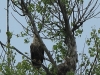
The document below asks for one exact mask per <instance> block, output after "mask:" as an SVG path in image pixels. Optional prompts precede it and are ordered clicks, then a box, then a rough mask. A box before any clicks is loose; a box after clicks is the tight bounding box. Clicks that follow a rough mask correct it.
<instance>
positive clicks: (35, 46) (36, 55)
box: [30, 35, 44, 69]
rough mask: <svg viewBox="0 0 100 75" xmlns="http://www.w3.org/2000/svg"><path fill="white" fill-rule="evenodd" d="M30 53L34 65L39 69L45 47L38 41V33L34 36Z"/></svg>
mask: <svg viewBox="0 0 100 75" xmlns="http://www.w3.org/2000/svg"><path fill="white" fill-rule="evenodd" d="M30 53H31V60H32V65H33V66H34V67H36V68H37V69H39V68H40V67H41V65H42V63H43V59H44V49H43V47H42V46H41V44H40V42H39V41H38V38H37V37H36V35H35V36H34V39H33V43H32V44H31V45H30Z"/></svg>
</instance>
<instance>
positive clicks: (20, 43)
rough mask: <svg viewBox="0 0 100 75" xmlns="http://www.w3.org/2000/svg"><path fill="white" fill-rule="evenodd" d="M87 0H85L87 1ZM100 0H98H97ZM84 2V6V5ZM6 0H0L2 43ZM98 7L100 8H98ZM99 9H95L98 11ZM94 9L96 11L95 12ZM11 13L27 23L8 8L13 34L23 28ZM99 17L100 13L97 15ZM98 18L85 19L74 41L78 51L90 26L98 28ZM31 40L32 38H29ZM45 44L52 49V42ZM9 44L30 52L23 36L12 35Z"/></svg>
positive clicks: (18, 56) (3, 39)
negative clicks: (81, 30)
mask: <svg viewBox="0 0 100 75" xmlns="http://www.w3.org/2000/svg"><path fill="white" fill-rule="evenodd" d="M87 1H88V0H86V3H87ZM99 2H100V1H99ZM86 3H85V5H84V6H86ZM6 4H7V3H6V0H2V1H0V30H1V33H0V41H2V42H3V43H6V41H7V37H6V25H7V16H6V10H5V9H6ZM99 9H100V8H99ZM99 9H98V10H97V11H99ZM97 11H96V12H97ZM11 13H13V15H14V16H15V17H16V18H17V19H18V20H19V21H20V22H21V23H22V24H23V25H27V24H26V21H25V19H24V17H20V16H18V14H17V13H15V12H13V11H12V9H11V8H10V13H9V14H10V16H9V17H10V19H9V20H10V31H11V32H13V33H14V34H17V33H20V32H21V31H22V30H23V28H22V27H21V25H20V24H19V23H18V22H16V20H15V19H14V18H13V16H12V15H11ZM99 17H100V15H99ZM99 24H100V19H99V18H98V19H97V18H93V19H91V20H88V21H86V22H85V23H84V24H83V25H84V26H83V33H82V36H81V37H77V38H76V42H77V50H78V53H80V52H82V50H83V47H84V42H85V38H86V37H87V38H89V37H90V32H91V27H94V26H95V28H96V29H98V28H100V25H99ZM30 40H32V38H31V39H30ZM44 42H45V44H46V46H47V48H48V49H50V50H51V49H52V45H53V44H54V43H52V42H50V41H47V40H44ZM11 45H13V46H15V47H16V48H17V49H19V50H21V52H28V53H29V52H30V43H29V44H25V43H24V39H23V38H16V37H15V36H13V38H12V39H11ZM87 48H88V47H87V46H85V53H87V52H88V49H87ZM0 51H2V48H0ZM21 57H22V56H21V55H17V56H16V60H17V62H19V61H21Z"/></svg>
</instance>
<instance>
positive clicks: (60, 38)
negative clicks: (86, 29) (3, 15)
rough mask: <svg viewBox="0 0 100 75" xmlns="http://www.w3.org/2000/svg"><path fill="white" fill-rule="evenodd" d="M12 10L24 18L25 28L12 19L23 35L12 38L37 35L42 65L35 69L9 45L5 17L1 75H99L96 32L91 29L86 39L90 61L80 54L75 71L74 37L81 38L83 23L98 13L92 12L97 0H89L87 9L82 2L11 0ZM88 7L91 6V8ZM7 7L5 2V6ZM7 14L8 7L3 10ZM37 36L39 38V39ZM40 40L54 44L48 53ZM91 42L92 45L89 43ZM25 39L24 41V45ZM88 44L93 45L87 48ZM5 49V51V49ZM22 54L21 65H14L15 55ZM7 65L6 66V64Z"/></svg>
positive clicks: (8, 33)
mask: <svg viewBox="0 0 100 75" xmlns="http://www.w3.org/2000/svg"><path fill="white" fill-rule="evenodd" d="M10 2H11V7H12V9H13V10H14V11H15V12H16V13H18V15H20V16H22V17H23V16H24V17H25V19H26V22H27V26H25V25H23V24H21V22H20V21H19V20H18V19H17V18H16V17H14V15H13V14H12V15H13V17H14V18H15V20H16V21H17V22H18V23H19V24H20V25H21V26H22V27H23V29H24V32H21V33H20V35H18V34H16V37H26V36H30V37H31V38H34V35H33V34H36V35H37V38H38V40H39V42H40V43H41V44H42V46H43V49H44V51H45V59H44V62H48V61H49V63H47V64H42V68H41V69H39V70H36V69H35V68H34V67H33V66H32V65H31V62H30V60H31V59H30V57H28V54H27V53H26V54H24V53H22V52H21V50H18V49H17V48H16V47H14V46H12V45H11V44H10V40H11V39H12V36H15V35H14V33H11V32H10V31H9V15H8V16H7V17H8V20H7V22H8V23H7V33H6V34H7V37H8V39H7V44H4V43H2V42H1V41H0V44H1V47H2V49H3V51H5V54H6V57H7V59H5V60H3V59H2V63H1V64H0V66H1V70H2V72H3V74H4V75H8V74H10V75H14V74H16V75H26V74H28V75H33V74H34V75H35V74H36V75H37V74H41V75H46V74H47V75H66V74H67V75H69V74H70V75H73V74H78V75H84V74H85V75H91V74H99V42H98V41H99V39H100V38H99V36H98V35H99V33H100V30H98V32H97V33H96V30H95V29H93V30H92V32H91V38H89V39H87V45H89V46H90V47H89V54H90V57H91V58H92V57H93V59H94V61H93V62H90V59H89V57H88V56H87V55H85V54H84V53H82V54H80V55H82V63H81V64H80V65H79V66H78V69H77V68H76V65H77V62H79V61H78V54H77V48H76V47H77V45H76V39H75V38H76V37H77V36H81V34H82V32H83V29H82V27H83V23H84V22H85V21H87V20H89V19H91V18H93V17H96V16H97V15H98V14H99V13H100V12H97V13H95V11H96V9H97V8H98V7H99V4H98V0H96V1H94V0H90V1H89V2H88V5H87V6H83V5H84V1H83V0H71V1H70V0H48V1H47V0H41V1H39V0H36V1H35V0H20V1H19V0H11V1H10ZM91 5H92V6H91ZM7 7H9V1H8V6H7ZM7 11H8V12H7V13H8V14H9V8H7ZM40 35H41V36H40ZM42 39H48V40H51V41H52V42H55V45H53V50H48V49H47V47H46V45H45V44H44V42H43V41H42ZM93 41H94V42H93ZM28 42H29V39H27V38H26V39H25V43H28ZM91 42H93V43H94V44H93V46H92V47H91ZM5 48H7V50H5ZM13 50H16V51H17V52H18V53H20V54H21V55H23V57H22V62H19V63H17V65H15V56H16V55H15V53H16V52H14V51H13ZM6 63H8V64H6Z"/></svg>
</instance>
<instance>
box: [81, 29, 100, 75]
mask: <svg viewBox="0 0 100 75" xmlns="http://www.w3.org/2000/svg"><path fill="white" fill-rule="evenodd" d="M99 31H100V29H99V30H96V29H94V28H93V29H92V32H91V33H90V34H91V37H90V38H88V39H87V41H86V44H87V45H88V46H89V48H88V52H89V55H90V57H89V56H87V55H86V54H83V53H82V54H80V55H82V56H81V57H82V63H81V65H80V66H81V68H83V69H84V70H85V71H84V74H85V75H88V74H93V75H94V74H95V75H99V74H100V73H99V70H100V51H99V46H100V33H99ZM91 60H92V61H91Z"/></svg>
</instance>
